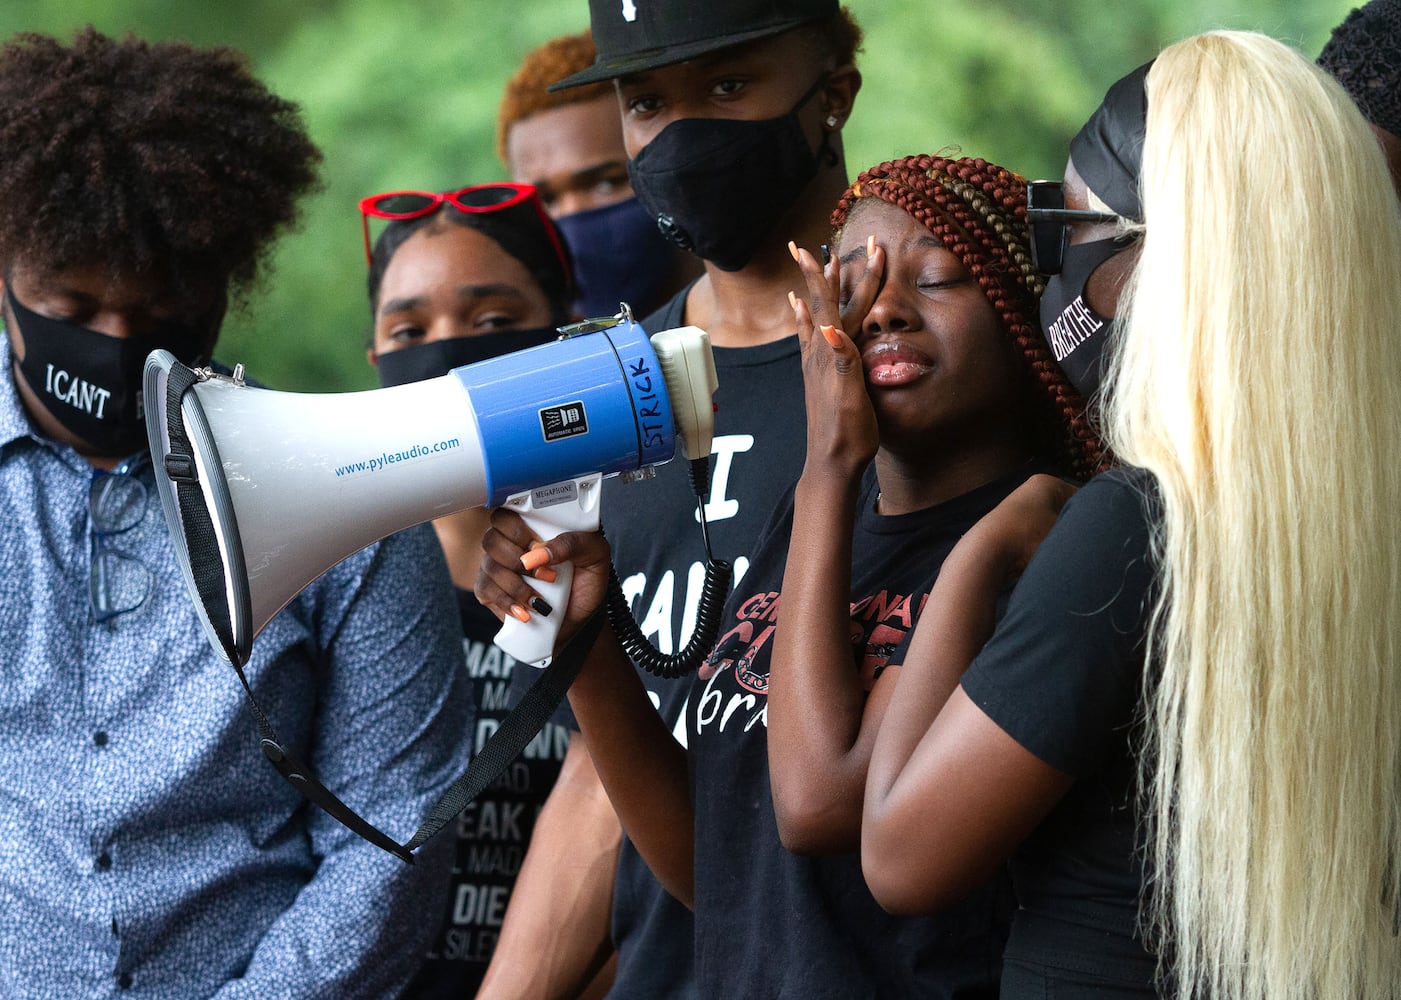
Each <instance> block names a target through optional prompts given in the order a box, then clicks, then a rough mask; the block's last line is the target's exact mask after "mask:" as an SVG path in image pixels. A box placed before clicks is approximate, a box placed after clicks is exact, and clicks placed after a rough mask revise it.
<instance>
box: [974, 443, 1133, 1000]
mask: <svg viewBox="0 0 1401 1000" xmlns="http://www.w3.org/2000/svg"><path fill="white" fill-rule="evenodd" d="M1154 498H1155V485H1154V481H1153V479H1152V477H1151V476H1150V475H1148V474H1147V473H1146V472H1144V471H1142V470H1137V469H1119V470H1114V471H1112V472H1107V473H1104V474H1103V475H1100V476H1098V477H1096V478H1095V479H1093V480H1091V481H1090V482H1089V483H1088V484H1087V485H1086V486H1085V487H1084V488H1083V489H1081V490H1080V492H1079V493H1077V494H1076V495H1075V496H1074V497H1073V498H1072V499H1071V500H1070V502H1069V503H1068V504H1066V506H1065V510H1064V511H1062V513H1061V516H1060V519H1059V520H1058V521H1057V522H1056V526H1055V528H1054V529H1053V530H1052V531H1051V533H1050V534H1049V535H1048V536H1047V537H1046V540H1045V542H1043V543H1042V545H1041V548H1040V549H1039V550H1038V551H1037V553H1036V556H1035V557H1034V558H1033V559H1032V560H1031V563H1030V564H1029V565H1028V566H1027V569H1026V572H1025V574H1024V575H1023V576H1022V578H1021V580H1020V581H1019V582H1018V584H1017V586H1016V588H1015V589H1014V591H1013V593H1012V599H1011V602H1010V604H1009V606H1008V609H1007V613H1006V615H1005V616H1004V617H1003V619H1002V621H1001V622H1000V623H999V625H998V627H997V629H996V631H995V632H994V634H993V637H992V639H991V640H990V641H989V642H988V644H987V646H986V647H985V648H984V649H983V651H982V652H981V653H980V654H979V655H978V657H977V658H976V659H975V660H974V661H973V663H972V665H971V666H970V667H969V668H968V671H967V673H965V674H964V677H963V682H962V683H963V689H964V691H965V692H967V694H968V696H969V697H970V698H971V699H972V700H973V702H974V703H975V704H977V705H978V706H979V707H980V708H981V709H982V710H983V711H984V712H986V713H987V715H988V716H989V718H991V719H992V720H993V721H994V722H995V723H997V724H998V725H999V726H1000V727H1001V728H1002V729H1003V730H1005V731H1006V732H1007V734H1008V735H1010V736H1011V737H1012V738H1013V739H1015V740H1016V741H1017V742H1018V743H1019V744H1021V745H1022V746H1023V747H1025V748H1026V749H1027V750H1029V751H1030V752H1031V753H1033V754H1035V755H1036V756H1037V757H1038V758H1040V759H1041V760H1043V761H1045V762H1046V763H1047V764H1049V765H1051V766H1052V767H1054V768H1057V769H1058V770H1061V771H1064V772H1065V773H1067V774H1070V775H1072V776H1074V778H1075V779H1076V780H1075V783H1074V785H1072V786H1071V789H1070V791H1069V792H1068V793H1067V794H1066V796H1065V797H1064V798H1063V799H1062V800H1061V801H1060V802H1059V803H1057V805H1056V807H1055V808H1054V809H1053V810H1052V811H1051V813H1050V815H1048V816H1047V817H1046V819H1045V820H1044V821H1043V822H1042V823H1041V825H1040V826H1038V827H1037V829H1036V830H1035V831H1034V832H1033V833H1032V834H1031V836H1030V837H1028V838H1027V839H1026V841H1025V842H1023V843H1022V845H1021V846H1020V847H1019V848H1018V850H1017V852H1016V854H1015V855H1014V857H1013V858H1012V862H1011V866H1010V867H1011V871H1012V878H1013V883H1014V885H1015V888H1016V892H1017V898H1018V900H1019V902H1020V909H1019V910H1018V912H1017V915H1016V917H1015V920H1014V922H1013V928H1012V934H1011V939H1010V941H1009V942H1008V946H1007V960H1008V961H1009V962H1013V961H1015V962H1017V963H1019V964H1021V965H1024V966H1027V967H1030V968H1032V969H1037V970H1042V971H1044V972H1045V974H1047V975H1049V976H1051V977H1057V976H1058V975H1059V973H1060V972H1069V973H1073V974H1085V975H1089V976H1092V977H1096V978H1097V979H1102V980H1109V981H1111V982H1113V983H1114V984H1116V985H1117V986H1118V987H1119V988H1120V989H1122V990H1123V991H1124V992H1125V995H1139V994H1141V995H1143V996H1153V995H1155V993H1154V989H1153V986H1152V981H1153V975H1154V968H1155V960H1154V958H1153V956H1152V955H1150V954H1149V952H1148V951H1147V950H1146V948H1145V946H1144V943H1143V939H1142V937H1141V935H1140V934H1139V933H1138V927H1139V920H1138V918H1139V902H1140V896H1141V894H1142V890H1143V885H1144V879H1145V873H1144V867H1143V861H1142V855H1141V853H1140V850H1139V849H1140V848H1141V844H1140V842H1139V840H1138V838H1137V832H1138V827H1137V824H1136V821H1135V817H1136V811H1135V801H1134V800H1135V791H1136V787H1137V786H1136V784H1135V778H1134V769H1135V760H1134V757H1133V754H1132V741H1133V740H1134V739H1135V738H1136V736H1137V735H1138V734H1137V733H1136V732H1135V721H1136V720H1137V719H1138V717H1139V706H1140V703H1141V697H1142V691H1143V683H1144V669H1145V649H1146V644H1145V632H1146V629H1147V625H1148V621H1149V617H1150V615H1151V612H1152V609H1153V605H1154V602H1155V601H1156V599H1157V592H1156V573H1155V569H1154V563H1153V559H1152V557H1151V552H1150V534H1151V530H1152V525H1153V522H1154V518H1155V513H1154V512H1155V510H1156V505H1155V499H1154Z"/></svg>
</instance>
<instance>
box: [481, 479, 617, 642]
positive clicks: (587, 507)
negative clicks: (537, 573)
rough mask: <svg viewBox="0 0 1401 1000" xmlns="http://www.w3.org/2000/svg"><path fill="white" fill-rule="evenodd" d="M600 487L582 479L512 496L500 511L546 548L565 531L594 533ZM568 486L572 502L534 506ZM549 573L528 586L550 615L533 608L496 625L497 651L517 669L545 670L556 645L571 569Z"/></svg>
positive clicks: (566, 565) (595, 481)
mask: <svg viewBox="0 0 1401 1000" xmlns="http://www.w3.org/2000/svg"><path fill="white" fill-rule="evenodd" d="M602 482H603V477H602V475H600V474H598V473H594V474H592V475H588V476H581V477H579V478H578V479H571V480H567V481H566V482H564V483H557V484H554V485H552V486H546V487H542V488H541V489H538V490H531V491H530V492H528V493H517V494H516V495H515V496H512V497H510V498H508V499H507V501H506V503H505V504H504V505H503V506H505V507H506V508H508V509H510V510H514V511H516V512H517V513H519V514H520V516H521V519H522V520H523V521H525V523H526V526H527V527H528V528H530V530H531V533H532V534H534V535H535V537H536V538H538V539H540V540H541V541H542V542H548V541H549V540H550V539H551V538H554V537H555V536H556V535H558V534H561V533H563V532H565V531H597V530H598V523H599V522H598V513H599V511H598V496H599V492H600V487H601V484H602ZM571 486H572V488H573V491H574V495H575V499H572V500H568V501H566V502H564V503H549V504H547V505H546V506H540V505H539V504H540V501H541V500H542V499H543V498H545V497H551V498H552V497H554V496H556V495H557V494H558V492H559V491H560V490H561V489H565V488H569V487H571ZM554 569H555V574H556V575H555V579H554V581H553V582H550V583H546V582H545V581H544V580H541V579H539V578H534V579H532V580H531V582H530V585H531V587H532V588H533V589H534V590H535V592H536V593H538V594H539V595H540V597H541V598H542V599H543V600H544V601H545V603H546V604H548V605H549V606H550V613H549V614H547V615H542V614H540V612H539V611H538V610H537V609H534V608H532V609H531V615H530V620H529V621H528V622H521V621H517V620H516V619H515V618H507V619H506V620H505V621H504V622H503V623H502V625H501V631H499V632H497V633H496V645H498V646H500V647H501V648H502V649H503V650H505V651H506V652H507V653H509V654H510V655H511V656H512V657H513V658H514V659H515V660H516V661H517V662H519V663H528V664H530V665H531V666H535V667H545V666H549V663H550V660H551V658H552V657H553V656H554V649H555V640H556V639H558V638H559V630H560V627H561V626H562V625H563V624H564V612H565V608H566V607H567V606H568V604H569V588H570V584H571V583H572V582H573V580H574V567H573V566H571V565H570V564H569V563H563V564H561V565H559V566H556V567H555V568H554Z"/></svg>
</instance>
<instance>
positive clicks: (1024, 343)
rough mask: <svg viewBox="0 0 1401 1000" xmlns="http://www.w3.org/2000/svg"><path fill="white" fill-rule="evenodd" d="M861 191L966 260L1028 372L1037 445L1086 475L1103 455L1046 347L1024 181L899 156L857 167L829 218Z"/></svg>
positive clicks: (981, 164) (982, 167)
mask: <svg viewBox="0 0 1401 1000" xmlns="http://www.w3.org/2000/svg"><path fill="white" fill-rule="evenodd" d="M863 198H878V199H879V200H881V201H884V202H886V203H888V204H891V205H894V206H895V207H897V208H899V209H901V210H903V211H904V212H907V213H908V214H909V215H910V216H911V217H913V218H914V219H916V220H918V221H919V222H920V223H921V224H922V225H923V226H924V227H925V228H926V229H928V230H929V232H930V233H932V234H933V235H934V236H935V237H937V238H938V240H939V241H940V242H941V243H942V244H943V245H944V248H945V249H947V250H948V251H949V252H950V253H952V254H953V255H954V256H955V257H957V258H958V259H959V261H961V262H962V264H963V266H964V267H965V268H967V270H968V273H969V274H970V275H972V277H973V279H974V280H975V281H977V283H978V286H979V287H980V288H981V289H982V290H983V294H984V295H985V296H987V300H988V301H989V302H990V303H992V308H993V310H994V311H995V312H996V313H997V317H998V320H999V322H1000V323H1001V325H1002V328H1003V329H1004V330H1006V331H1007V333H1008V335H1009V336H1010V337H1011V338H1012V341H1013V343H1014V344H1015V345H1016V346H1017V349H1018V350H1019V351H1020V353H1021V356H1022V358H1023V360H1024V361H1025V363H1026V368H1027V371H1028V373H1029V375H1030V376H1031V383H1030V385H1029V388H1030V389H1031V390H1032V392H1033V393H1034V396H1035V403H1036V412H1037V414H1038V416H1042V417H1044V419H1038V420H1037V421H1036V425H1037V427H1038V428H1042V429H1044V440H1043V441H1040V442H1038V443H1039V444H1040V445H1041V450H1042V451H1044V452H1045V453H1046V454H1047V455H1049V456H1051V457H1052V458H1054V459H1055V460H1056V461H1057V462H1058V464H1059V465H1060V466H1061V467H1062V470H1063V471H1064V472H1066V473H1068V474H1070V475H1072V476H1074V477H1075V478H1077V479H1088V478H1090V477H1091V476H1093V475H1094V474H1095V473H1096V472H1099V471H1100V470H1101V469H1102V468H1103V467H1105V466H1106V465H1107V464H1108V456H1107V452H1106V450H1105V448H1104V445H1103V444H1102V443H1101V442H1100V440H1099V437H1098V435H1097V434H1096V433H1095V432H1094V430H1093V429H1092V428H1091V426H1090V423H1089V421H1088V419H1087V418H1086V416H1085V400H1084V397H1082V396H1081V395H1080V394H1079V393H1078V392H1076V391H1075V389H1074V387H1072V386H1071V384H1070V383H1069V381H1067V380H1066V377H1065V374H1064V373H1063V372H1062V371H1061V370H1060V367H1059V366H1058V365H1057V364H1056V362H1055V359H1054V358H1053V357H1052V356H1051V351H1050V348H1049V347H1048V346H1047V344H1046V339H1045V337H1044V335H1043V334H1042V333H1041V326H1040V323H1039V322H1038V319H1037V303H1038V301H1039V300H1040V297H1041V292H1042V291H1043V290H1044V289H1045V279H1044V278H1042V276H1041V275H1040V274H1038V273H1037V271H1036V269H1035V268H1034V267H1032V266H1031V254H1030V251H1029V249H1028V239H1027V228H1026V182H1025V181H1024V180H1023V179H1022V178H1021V177H1018V176H1017V175H1016V174H1014V173H1012V172H1011V171H1010V170H1007V169H1005V168H1003V167H999V166H997V165H996V164H994V163H989V162H987V161H986V160H983V159H973V158H967V157H960V158H958V159H948V158H946V157H943V156H937V155H935V156H930V155H918V156H907V157H905V158H904V159H900V160H890V161H888V162H886V163H881V164H879V165H877V166H874V167H872V168H871V169H870V170H867V171H864V172H863V173H861V174H860V175H859V176H858V177H857V178H856V181H855V183H853V184H852V185H851V186H850V187H849V188H847V190H846V192H845V193H844V194H843V195H842V198H841V201H839V202H838V203H837V207H836V209H835V211H833V213H832V228H833V230H834V231H835V233H836V235H835V236H834V238H833V243H834V244H835V242H836V241H837V239H838V238H840V234H841V230H842V227H843V226H844V225H845V224H846V221H847V219H848V217H849V216H850V215H851V212H852V210H853V209H854V208H855V207H856V205H857V203H858V202H859V201H860V200H861V199H863Z"/></svg>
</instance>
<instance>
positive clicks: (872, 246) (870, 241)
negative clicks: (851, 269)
mask: <svg viewBox="0 0 1401 1000" xmlns="http://www.w3.org/2000/svg"><path fill="white" fill-rule="evenodd" d="M875 255H876V238H875V237H874V236H867V237H866V256H867V257H868V258H870V257H874V256H875Z"/></svg>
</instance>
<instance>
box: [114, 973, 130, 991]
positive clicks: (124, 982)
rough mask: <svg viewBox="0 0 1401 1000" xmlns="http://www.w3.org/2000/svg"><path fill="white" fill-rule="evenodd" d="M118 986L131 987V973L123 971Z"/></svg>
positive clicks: (127, 988)
mask: <svg viewBox="0 0 1401 1000" xmlns="http://www.w3.org/2000/svg"><path fill="white" fill-rule="evenodd" d="M117 986H118V987H119V988H121V989H124V990H129V989H131V973H130V972H123V973H122V974H121V975H120V976H118V977H117Z"/></svg>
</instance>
